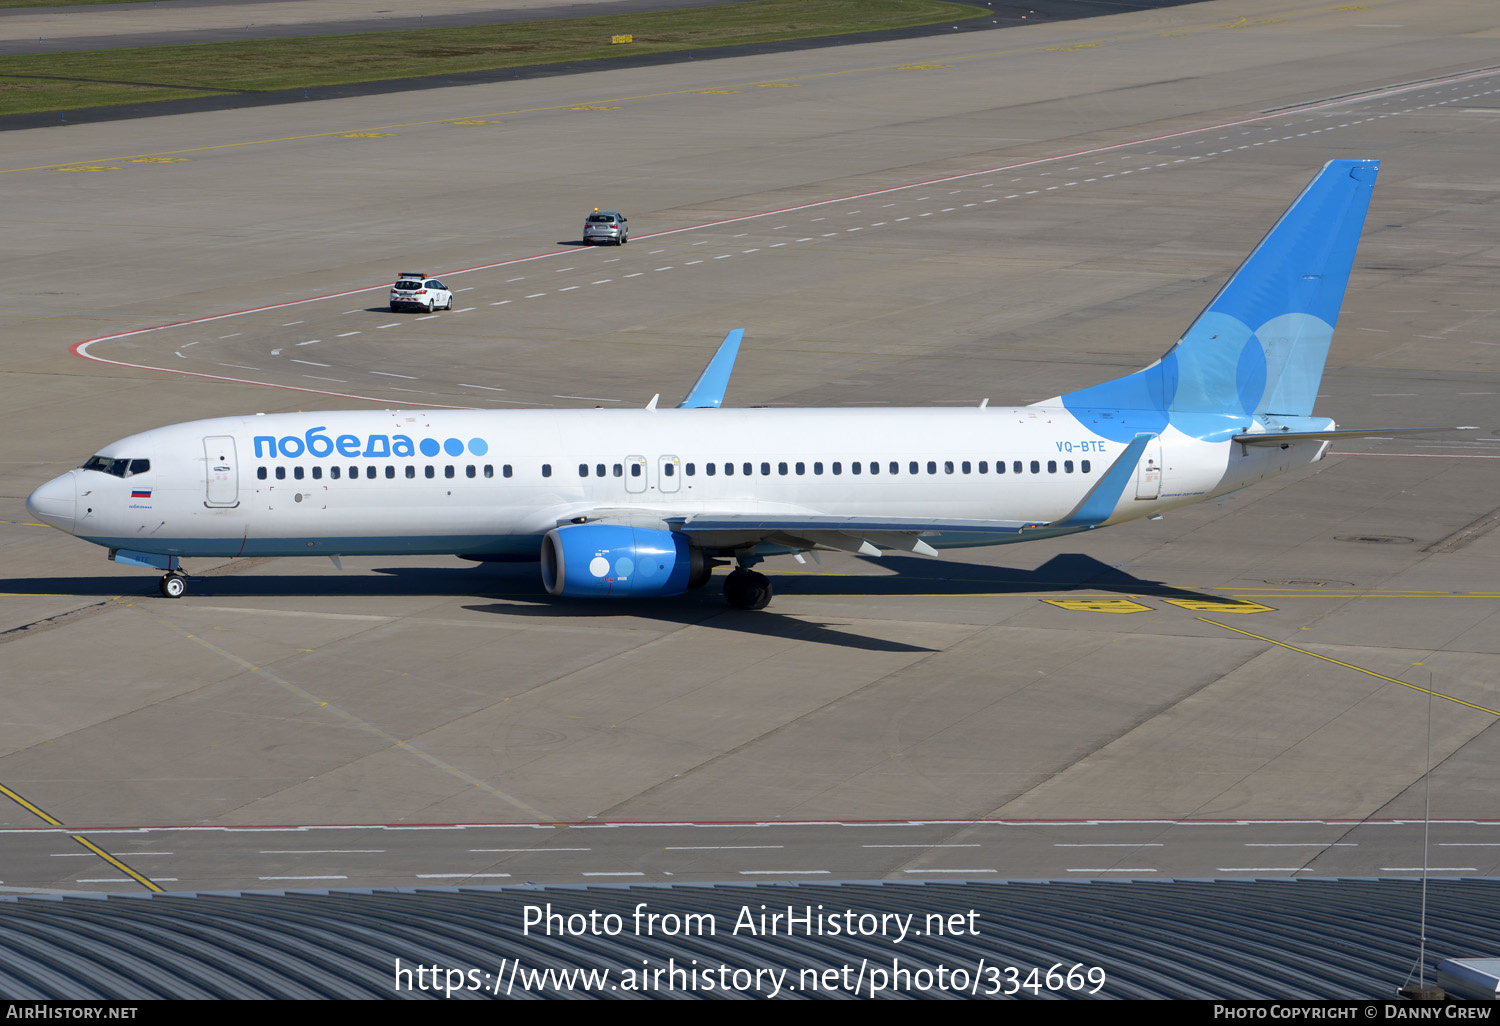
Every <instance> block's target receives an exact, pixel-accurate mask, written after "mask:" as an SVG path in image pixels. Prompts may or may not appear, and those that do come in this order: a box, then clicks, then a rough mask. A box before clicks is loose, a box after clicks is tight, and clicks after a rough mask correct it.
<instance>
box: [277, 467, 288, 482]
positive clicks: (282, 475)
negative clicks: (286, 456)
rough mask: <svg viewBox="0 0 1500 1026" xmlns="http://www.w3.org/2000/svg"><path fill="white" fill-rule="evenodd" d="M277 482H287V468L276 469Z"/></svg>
mask: <svg viewBox="0 0 1500 1026" xmlns="http://www.w3.org/2000/svg"><path fill="white" fill-rule="evenodd" d="M276 480H278V481H285V480H286V468H285V467H277V468H276Z"/></svg>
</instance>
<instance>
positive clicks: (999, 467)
mask: <svg viewBox="0 0 1500 1026" xmlns="http://www.w3.org/2000/svg"><path fill="white" fill-rule="evenodd" d="M995 473H997V474H1003V473H1005V461H1004V460H996V461H995Z"/></svg>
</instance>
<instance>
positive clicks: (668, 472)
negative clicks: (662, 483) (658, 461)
mask: <svg viewBox="0 0 1500 1026" xmlns="http://www.w3.org/2000/svg"><path fill="white" fill-rule="evenodd" d="M661 473H662V476H663V477H673V476H674V475H676V473H677V468H676V467H674V466H673V465H672V464H670V463H663V464H662V465H661Z"/></svg>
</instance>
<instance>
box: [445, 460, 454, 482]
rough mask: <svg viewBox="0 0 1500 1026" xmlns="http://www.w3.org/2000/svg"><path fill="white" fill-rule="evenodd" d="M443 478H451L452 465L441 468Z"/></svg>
mask: <svg viewBox="0 0 1500 1026" xmlns="http://www.w3.org/2000/svg"><path fill="white" fill-rule="evenodd" d="M443 476H444V477H449V478H451V477H452V476H453V464H451V463H450V464H448V465H447V466H446V467H444V468H443Z"/></svg>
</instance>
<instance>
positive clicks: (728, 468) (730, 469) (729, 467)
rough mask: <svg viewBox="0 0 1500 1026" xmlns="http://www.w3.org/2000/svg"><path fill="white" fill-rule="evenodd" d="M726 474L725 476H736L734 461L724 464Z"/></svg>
mask: <svg viewBox="0 0 1500 1026" xmlns="http://www.w3.org/2000/svg"><path fill="white" fill-rule="evenodd" d="M724 476H725V477H733V476H734V464H733V463H726V464H724Z"/></svg>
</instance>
